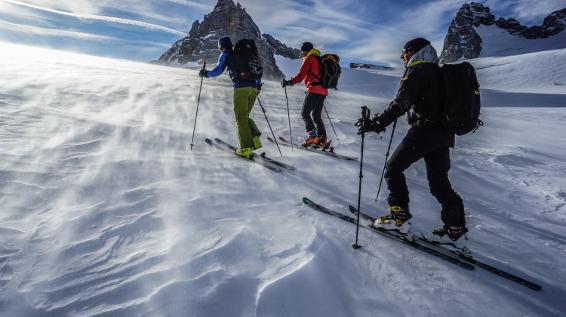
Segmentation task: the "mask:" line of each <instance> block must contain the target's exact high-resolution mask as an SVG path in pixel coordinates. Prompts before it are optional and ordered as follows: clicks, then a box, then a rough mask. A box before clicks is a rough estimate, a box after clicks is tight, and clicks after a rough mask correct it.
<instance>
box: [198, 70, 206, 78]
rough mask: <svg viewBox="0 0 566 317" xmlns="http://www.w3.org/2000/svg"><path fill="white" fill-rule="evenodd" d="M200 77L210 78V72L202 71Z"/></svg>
mask: <svg viewBox="0 0 566 317" xmlns="http://www.w3.org/2000/svg"><path fill="white" fill-rule="evenodd" d="M198 75H199V76H200V78H203V77H206V78H208V71H207V70H206V69H201V70H200V72H198Z"/></svg>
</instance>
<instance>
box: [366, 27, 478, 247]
mask: <svg viewBox="0 0 566 317" xmlns="http://www.w3.org/2000/svg"><path fill="white" fill-rule="evenodd" d="M401 58H402V59H403V61H404V62H405V67H406V69H405V74H404V75H403V77H402V78H401V86H400V88H399V91H398V92H397V96H396V98H395V100H393V102H391V104H390V105H389V107H388V108H387V109H385V111H383V113H382V114H377V115H376V116H375V117H374V118H373V119H371V120H369V119H366V120H367V122H365V124H364V125H363V126H364V129H363V131H364V132H370V131H374V132H377V133H380V132H384V131H385V128H386V127H387V126H389V125H390V124H391V123H393V122H394V121H395V120H397V118H399V117H400V116H402V115H403V114H405V113H407V119H408V122H409V124H410V125H411V128H410V129H409V131H408V132H407V135H406V136H405V138H404V139H403V141H402V142H401V144H400V145H399V146H398V147H397V149H396V150H395V152H394V153H393V154H392V156H391V158H390V159H389V160H388V161H387V163H386V172H385V180H386V181H387V185H388V189H389V197H388V199H387V201H388V204H389V214H387V215H385V216H382V217H380V218H378V219H377V220H376V223H375V225H376V226H380V227H384V228H390V229H393V228H396V229H400V230H401V231H407V230H408V226H409V224H410V223H409V222H408V220H409V219H411V217H412V216H411V213H410V211H409V191H408V189H407V184H406V181H405V175H404V174H403V172H404V171H405V170H406V169H407V168H409V166H411V165H412V164H413V163H415V162H416V161H418V160H420V159H422V158H424V161H425V164H426V173H427V178H428V182H429V187H430V192H431V193H432V195H434V197H436V199H437V200H438V202H439V203H440V204H441V205H442V211H441V218H442V221H443V222H444V226H443V227H442V228H440V229H437V230H434V231H433V235H432V237H431V238H432V239H434V240H436V241H439V242H441V243H447V244H452V245H455V246H456V247H457V248H463V247H465V242H464V241H465V240H466V236H465V234H466V232H467V231H468V229H467V228H466V220H465V218H464V204H463V201H462V199H461V198H460V196H458V194H457V193H456V192H455V191H454V190H453V189H452V186H451V184H450V180H449V179H448V170H449V169H450V151H449V148H450V147H454V134H453V133H451V132H449V131H447V130H446V129H445V128H444V127H443V126H442V125H441V123H440V118H441V112H442V83H441V77H440V69H439V66H438V61H439V60H438V56H437V53H436V50H435V49H434V47H432V45H431V44H430V42H429V41H427V40H426V39H423V38H416V39H413V40H411V41H409V42H407V44H405V46H404V49H403V52H402V55H401ZM360 120H362V119H360ZM358 122H361V121H358ZM358 126H360V131H359V133H361V132H362V125H361V124H358Z"/></svg>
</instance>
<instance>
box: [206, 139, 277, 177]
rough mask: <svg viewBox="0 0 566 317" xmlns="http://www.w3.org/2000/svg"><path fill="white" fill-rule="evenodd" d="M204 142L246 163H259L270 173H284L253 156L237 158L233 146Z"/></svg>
mask: <svg viewBox="0 0 566 317" xmlns="http://www.w3.org/2000/svg"><path fill="white" fill-rule="evenodd" d="M204 141H205V142H206V143H207V144H208V145H211V146H215V147H217V148H219V149H221V150H225V151H228V152H230V153H232V154H234V155H235V156H236V157H239V158H241V159H242V160H246V161H251V162H256V163H259V164H261V165H263V166H265V167H266V168H267V169H270V170H272V171H274V172H277V173H283V171H284V169H283V168H282V167H280V166H276V165H272V164H270V163H269V162H266V161H263V160H259V159H256V156H254V157H252V158H250V159H247V158H245V157H240V156H237V155H236V153H235V150H236V148H235V147H234V146H232V145H230V144H228V143H225V142H221V143H218V142H215V141H212V140H211V139H205V140H204ZM257 156H259V155H257Z"/></svg>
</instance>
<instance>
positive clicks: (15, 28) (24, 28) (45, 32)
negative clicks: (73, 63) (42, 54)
mask: <svg viewBox="0 0 566 317" xmlns="http://www.w3.org/2000/svg"><path fill="white" fill-rule="evenodd" d="M0 29H3V30H8V31H11V32H16V33H25V34H28V35H29V34H32V35H40V36H57V37H68V38H74V39H79V40H95V41H108V40H116V38H113V37H110V36H104V35H97V34H91V33H84V32H76V31H67V30H59V29H50V28H42V27H37V26H31V25H24V24H17V23H10V22H6V21H2V20H0Z"/></svg>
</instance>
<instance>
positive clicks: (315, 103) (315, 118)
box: [301, 92, 326, 138]
mask: <svg viewBox="0 0 566 317" xmlns="http://www.w3.org/2000/svg"><path fill="white" fill-rule="evenodd" d="M324 99H326V96H324V95H319V94H314V93H311V92H308V93H307V96H306V97H305V102H304V103H303V110H302V111H301V115H302V117H303V120H304V121H305V125H306V128H307V132H308V133H312V131H316V135H317V136H318V137H324V138H326V129H325V128H324V122H322V109H323V108H324ZM311 114H312V117H311ZM315 126H316V127H315Z"/></svg>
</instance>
